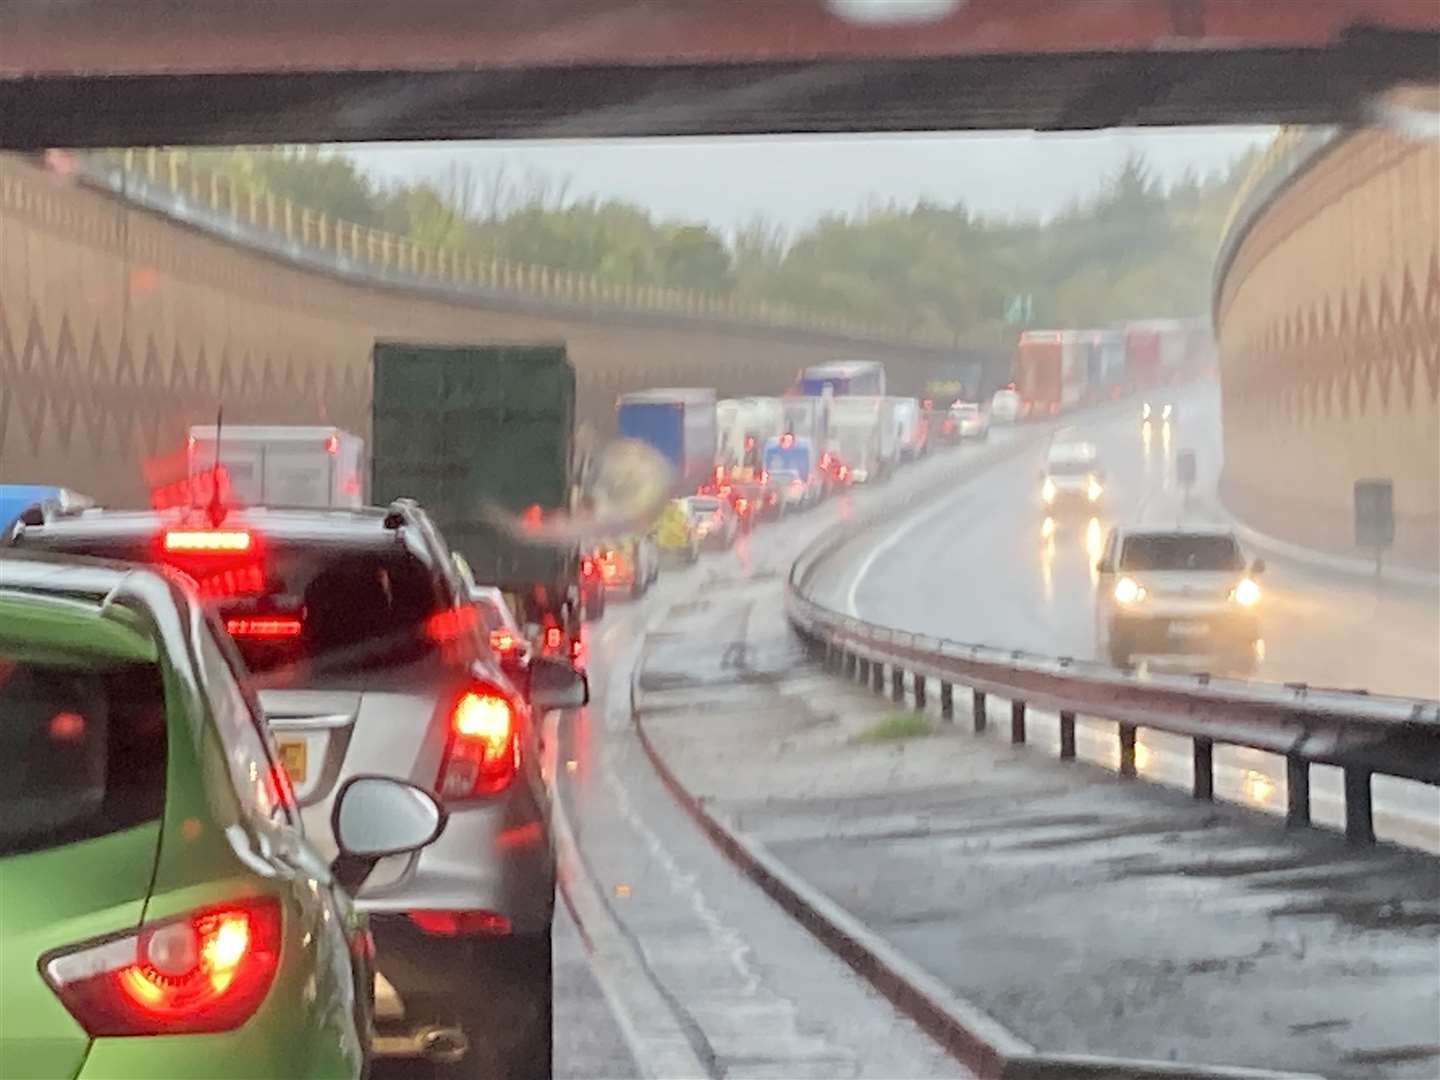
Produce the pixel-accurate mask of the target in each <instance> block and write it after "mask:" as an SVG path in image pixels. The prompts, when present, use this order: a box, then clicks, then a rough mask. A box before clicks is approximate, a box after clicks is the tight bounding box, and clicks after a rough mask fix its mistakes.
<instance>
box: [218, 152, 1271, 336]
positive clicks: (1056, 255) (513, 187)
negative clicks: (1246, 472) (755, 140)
mask: <svg viewBox="0 0 1440 1080" xmlns="http://www.w3.org/2000/svg"><path fill="white" fill-rule="evenodd" d="M1256 153H1257V152H1252V153H1251V154H1249V155H1246V156H1243V157H1241V158H1238V159H1236V160H1235V161H1233V162H1232V163H1231V165H1230V167H1229V168H1228V169H1226V170H1224V171H1222V172H1220V173H1218V174H1214V175H1209V176H1203V177H1202V176H1199V175H1196V174H1193V173H1190V174H1187V175H1185V176H1184V177H1182V178H1181V179H1180V180H1179V181H1177V182H1174V183H1171V184H1169V185H1168V186H1167V185H1165V184H1162V183H1161V182H1160V181H1159V180H1158V179H1157V178H1156V177H1155V175H1154V173H1153V171H1152V170H1151V168H1150V167H1149V166H1148V164H1147V163H1146V161H1145V160H1144V158H1143V157H1140V156H1131V157H1130V158H1128V159H1127V160H1126V161H1125V162H1124V163H1123V164H1122V165H1121V166H1120V167H1119V168H1117V169H1116V170H1115V171H1114V172H1113V173H1112V174H1111V175H1110V176H1108V177H1106V178H1105V179H1104V181H1103V182H1102V183H1101V185H1100V186H1099V188H1098V189H1097V190H1096V191H1095V192H1094V193H1093V194H1091V195H1090V196H1088V197H1086V198H1083V199H1077V200H1076V201H1075V202H1073V203H1072V204H1071V205H1070V206H1068V207H1067V208H1066V209H1065V210H1064V211H1063V212H1061V213H1059V214H1057V215H1055V216H1054V217H1052V218H1050V219H1048V220H1045V221H1037V220H1009V219H1002V218H996V217H992V216H985V215H981V214H977V213H975V212H974V211H972V210H971V209H970V208H968V207H966V206H965V205H964V204H963V203H961V202H954V203H950V204H942V203H938V202H929V201H921V202H918V203H914V204H907V205H901V204H898V203H889V204H880V205H872V206H869V207H866V208H864V209H863V210H858V211H855V212H851V213H831V214H827V215H825V216H824V217H822V218H820V219H819V220H818V221H817V222H815V223H814V224H813V225H811V226H809V227H807V228H804V229H800V230H798V231H796V232H794V233H790V232H787V231H786V230H785V229H783V228H781V227H780V226H779V225H777V224H776V223H774V222H772V221H770V220H768V219H765V218H763V217H757V218H755V219H754V220H752V221H750V222H748V223H747V224H745V225H744V226H743V227H741V228H739V229H737V230H735V232H734V233H733V235H728V236H727V235H725V234H724V233H722V232H721V231H720V230H719V229H717V228H716V227H715V226H714V225H712V224H709V223H706V222H702V221H675V220H665V219H661V218H658V217H656V216H655V215H654V214H652V213H651V212H650V211H648V210H647V209H645V208H644V207H641V206H637V205H635V204H633V203H629V202H625V201H623V200H620V199H613V198H610V199H606V198H598V197H594V196H586V197H577V196H575V195H574V194H573V193H572V192H571V190H570V185H569V182H568V181H567V180H565V179H563V178H562V179H557V178H555V177H552V176H547V175H542V174H537V173H527V174H524V175H515V174H513V173H511V172H510V171H509V170H507V169H505V168H503V167H501V168H497V169H494V170H492V171H490V172H488V173H484V174H481V173H479V172H477V171H476V170H475V169H473V168H471V167H468V166H466V165H463V164H460V163H458V162H455V163H452V164H451V165H450V167H449V169H448V171H447V172H446V173H445V174H444V175H443V176H441V177H438V178H435V179H424V180H416V181H413V182H410V183H384V182H382V181H379V180H377V179H376V178H375V177H373V176H371V175H369V174H368V173H366V172H365V170H364V169H363V168H362V167H361V166H360V165H359V164H358V163H357V162H356V161H355V159H354V158H352V157H350V156H348V155H346V154H345V153H343V152H339V151H332V150H324V149H319V148H315V147H303V148H290V147H281V148H263V149H255V148H230V149H218V150H202V151H195V152H194V155H193V156H194V158H195V163H196V164H197V165H199V166H200V167H202V168H205V169H209V170H215V171H219V172H222V173H225V174H227V175H229V176H230V177H231V178H232V179H234V180H236V181H239V182H242V183H244V184H247V185H249V186H250V187H251V188H252V189H255V190H259V191H270V192H273V193H274V194H275V195H277V196H288V197H289V198H291V199H293V200H294V201H295V202H296V203H298V204H300V205H303V206H308V207H311V208H313V209H316V210H321V211H324V212H325V213H327V214H330V215H333V216H335V217H338V218H341V219H344V220H347V221H354V222H357V223H359V224H361V225H366V226H370V227H372V228H379V229H385V230H387V231H389V232H392V233H396V234H398V235H401V236H404V237H406V238H408V239H410V240H412V241H414V242H416V243H420V244H425V245H429V246H433V247H440V248H447V249H451V250H455V251H460V252H465V253H467V254H469V255H472V256H475V257H477V258H480V259H486V260H488V259H502V260H508V261H511V262H517V263H529V264H535V265H540V266H548V267H552V268H556V269H560V270H569V271H575V272H578V273H584V274H592V275H595V276H596V277H599V278H601V279H603V280H606V281H609V282H613V283H615V284H635V285H659V286H662V287H667V288H681V289H691V290H695V291H699V292H705V293H712V294H716V295H720V296H727V295H736V296H738V297H740V298H742V299H746V300H752V301H760V302H769V303H785V304H790V305H793V306H795V307H801V308H808V309H811V310H814V311H818V312H823V313H830V314H837V315H844V316H846V317H849V318H853V319H857V320H862V321H867V322H873V323H878V324H885V325H892V326H896V327H900V328H905V329H910V330H916V331H920V330H924V331H928V332H939V333H942V334H944V335H946V336H948V337H951V338H952V339H953V340H954V341H955V342H956V343H957V344H958V343H967V344H996V343H1000V342H1003V341H1006V340H1008V338H1009V336H1010V335H1012V334H1013V333H1014V332H1015V330H1016V329H1017V326H1018V325H1031V326H1052V327H1090V326H1101V325H1105V324H1108V323H1111V322H1116V321H1121V320H1127V319H1136V318H1158V317H1183V316H1189V315H1198V314H1202V313H1204V312H1205V311H1207V310H1208V308H1209V296H1210V275H1211V268H1212V264H1213V259H1214V254H1215V249H1216V246H1217V245H1218V243H1219V239H1220V231H1221V229H1222V227H1223V224H1224V221H1225V216H1226V214H1227V212H1228V209H1229V206H1230V202H1231V200H1232V198H1233V196H1234V193H1235V190H1236V188H1237V187H1238V185H1239V183H1240V181H1241V179H1242V178H1243V177H1244V176H1245V174H1246V172H1247V171H1248V170H1249V168H1250V167H1251V165H1252V163H1253V160H1254V158H1255V156H1256Z"/></svg>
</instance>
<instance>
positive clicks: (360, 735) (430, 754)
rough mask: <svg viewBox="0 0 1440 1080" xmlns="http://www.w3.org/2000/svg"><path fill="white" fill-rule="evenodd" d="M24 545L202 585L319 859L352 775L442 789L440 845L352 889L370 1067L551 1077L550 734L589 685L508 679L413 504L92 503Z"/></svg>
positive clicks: (540, 667)
mask: <svg viewBox="0 0 1440 1080" xmlns="http://www.w3.org/2000/svg"><path fill="white" fill-rule="evenodd" d="M217 518H219V520H217ZM11 543H12V544H15V545H17V546H19V547H21V548H25V549H38V550H48V551H55V552H67V553H71V554H84V555H97V556H105V557H108V558H112V559H121V560H127V561H130V562H149V563H161V564H165V565H169V566H171V567H173V568H175V569H177V570H179V571H181V572H183V573H185V574H187V575H188V576H189V577H190V578H192V579H193V580H194V582H195V583H196V587H197V589H198V591H199V593H200V596H201V597H202V598H204V599H205V600H206V601H207V603H208V606H209V607H210V609H211V610H212V611H213V612H214V614H215V616H216V618H217V620H218V621H219V623H220V625H221V626H223V627H224V628H225V630H227V631H228V632H229V635H230V637H231V638H232V639H233V641H234V643H235V645H236V647H237V648H238V650H239V652H240V655H241V656H242V657H243V659H244V661H245V664H246V666H247V667H248V669H249V675H250V679H251V682H252V685H253V686H254V687H255V689H257V690H258V691H259V697H260V703H261V705H262V707H263V709H264V712H265V714H266V718H267V720H268V721H269V726H270V728H271V731H272V732H273V734H274V737H275V742H276V745H277V748H278V751H279V756H280V760H281V763H282V764H283V765H284V767H285V770H286V771H287V772H288V773H289V774H290V779H291V784H292V786H293V789H294V793H295V798H296V801H297V802H298V803H299V805H300V814H301V819H302V821H303V824H304V828H305V832H306V834H307V835H308V837H309V840H310V842H311V843H312V845H313V846H314V847H315V848H316V849H317V850H318V851H320V852H321V853H322V854H323V855H325V856H326V857H327V858H333V857H334V856H335V855H336V843H335V838H334V835H333V830H332V828H331V815H332V812H333V809H334V803H335V800H336V798H337V796H338V794H339V792H340V791H342V790H343V789H344V786H345V784H346V783H347V782H348V781H349V780H351V779H352V778H353V777H356V776H362V775H371V776H373V775H380V776H391V777H395V778H397V779H401V780H406V781H409V782H411V783H413V784H416V785H418V786H420V787H422V788H424V789H426V790H427V791H431V792H433V793H434V794H435V796H436V797H437V798H438V799H439V800H440V802H441V803H442V804H443V805H444V807H445V809H446V810H447V811H448V821H447V823H446V826H445V829H444V831H443V832H442V833H441V834H440V836H439V837H438V838H437V839H436V840H435V842H434V843H433V844H431V845H430V846H428V847H426V848H425V849H424V850H423V851H419V852H414V853H410V854H403V855H396V856H393V857H389V858H384V859H381V860H380V861H379V862H378V863H377V864H376V865H375V866H374V868H373V869H372V870H371V871H370V873H369V874H368V876H367V877H366V878H365V880H364V882H363V884H362V885H361V886H360V888H359V890H358V892H357V894H356V907H357V908H358V909H360V910H361V911H365V912H368V914H369V922H370V927H371V931H372V934H373V937H374V940H375V946H376V957H375V966H376V968H377V969H378V972H379V975H378V977H377V979H376V1020H377V1031H378V1034H377V1041H376V1048H377V1053H378V1054H380V1055H385V1054H393V1055H397V1056H409V1057H419V1058H428V1059H429V1060H430V1061H431V1062H433V1063H434V1064H435V1065H436V1067H437V1069H439V1070H441V1071H442V1074H443V1075H451V1076H457V1077H460V1076H464V1077H468V1076H480V1075H484V1076H509V1077H517V1078H518V1077H526V1078H529V1077H547V1076H549V1075H550V1067H551V1066H550V1063H551V1003H552V980H551V965H550V926H551V919H552V916H553V913H554V905H555V855H554V850H553V847H552V843H551V835H550V805H549V795H548V790H547V787H546V785H545V783H544V780H543V779H542V777H541V773H540V751H541V730H540V726H541V721H542V717H543V713H544V710H546V709H550V708H569V707H577V706H580V705H583V704H585V702H586V700H587V699H588V696H589V688H588V686H587V685H586V683H585V677H584V675H583V674H579V673H577V672H575V671H574V670H573V669H572V668H571V666H570V665H569V664H568V663H566V662H563V661H553V660H548V659H543V658H541V659H534V660H532V661H531V662H530V664H529V665H528V672H527V674H528V678H529V686H528V688H525V689H524V690H522V689H521V688H518V687H517V686H516V685H515V682H514V680H513V679H512V678H511V677H510V676H509V675H508V674H507V672H506V670H505V667H504V665H503V664H502V663H501V661H500V658H499V657H497V656H496V655H495V652H494V650H493V649H492V645H491V638H490V635H489V632H488V630H487V629H486V624H485V622H484V620H483V619H482V617H481V616H480V614H479V612H478V611H477V609H476V608H475V606H474V604H473V602H472V600H471V597H470V595H469V591H468V588H467V586H466V583H465V582H464V581H463V580H462V578H461V576H460V574H459V572H458V569H457V566H456V564H455V563H454V561H453V560H452V557H451V553H450V551H449V550H448V548H447V546H446V544H445V543H444V541H443V540H442V538H441V537H440V535H439V533H438V532H437V531H436V529H435V527H434V525H433V524H432V523H431V521H430V519H429V518H428V517H427V516H426V515H425V513H424V512H423V511H422V510H421V509H420V508H419V507H418V506H416V505H415V504H414V503H411V502H404V501H402V502H398V503H396V504H394V505H393V506H391V507H389V508H386V509H378V508H374V509H358V510H280V509H264V508H258V509H245V510H236V511H232V512H230V513H229V514H225V515H212V514H209V513H206V514H199V515H195V514H190V513H187V514H183V515H177V514H171V513H168V512H167V513H156V512H110V511H85V512H82V513H80V514H76V515H73V516H69V517H65V518H60V519H56V520H54V521H49V522H46V523H45V524H43V525H39V526H34V527H30V526H22V527H21V528H20V529H18V530H17V531H16V533H15V535H14V536H13V537H12V538H11ZM527 690H528V694H527V692H526V691H527ZM527 697H528V700H527Z"/></svg>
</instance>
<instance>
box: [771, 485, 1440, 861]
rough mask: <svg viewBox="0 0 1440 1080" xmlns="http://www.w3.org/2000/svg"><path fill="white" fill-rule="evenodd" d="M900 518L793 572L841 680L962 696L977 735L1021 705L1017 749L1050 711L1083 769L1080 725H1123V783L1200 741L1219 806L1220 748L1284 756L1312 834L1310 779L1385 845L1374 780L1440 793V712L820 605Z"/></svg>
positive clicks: (1294, 814)
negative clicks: (1049, 649)
mask: <svg viewBox="0 0 1440 1080" xmlns="http://www.w3.org/2000/svg"><path fill="white" fill-rule="evenodd" d="M895 509H896V508H895V507H893V506H887V507H884V508H882V509H881V510H880V511H878V512H876V513H873V514H870V515H868V516H866V517H865V518H862V519H859V520H856V521H854V522H851V523H849V525H848V527H847V528H845V529H843V530H836V531H835V532H832V533H831V534H830V535H829V536H827V537H825V538H824V539H823V540H822V541H821V542H820V543H818V544H817V545H815V546H813V547H812V548H811V549H810V550H808V551H807V552H805V553H804V554H803V555H802V556H801V557H800V558H799V559H798V560H796V562H795V563H794V565H793V566H792V567H791V569H790V577H789V580H788V581H787V583H786V588H785V605H786V612H787V615H788V617H789V619H790V622H791V624H792V625H793V626H794V627H795V629H796V631H797V632H798V633H799V634H800V635H801V636H802V637H803V638H805V639H806V640H807V642H809V644H810V645H811V647H812V649H813V650H814V651H815V653H816V654H817V655H818V656H820V657H821V658H822V659H823V660H824V662H825V665H826V667H827V669H828V670H831V671H835V672H837V673H843V674H844V675H846V676H847V677H850V678H856V679H858V680H859V681H860V682H862V683H864V684H866V685H867V686H871V687H873V688H874V690H875V691H876V692H877V693H884V692H886V690H887V685H886V683H887V680H886V679H885V673H886V670H887V669H888V672H889V676H890V678H889V680H888V683H889V686H888V690H889V693H890V694H891V695H892V696H893V698H894V700H896V701H903V700H904V698H905V688H906V682H907V679H908V680H909V682H910V685H911V688H912V690H913V693H914V700H915V704H916V706H917V707H919V708H923V707H924V705H925V701H926V693H927V689H926V688H927V686H928V683H929V681H930V680H935V681H936V682H938V683H939V688H940V710H941V715H942V716H943V717H944V718H945V719H947V720H950V719H953V718H954V714H955V689H956V688H957V687H963V688H965V689H968V690H969V692H970V693H971V695H972V712H973V718H974V729H975V731H977V732H980V731H983V730H985V728H986V726H987V724H988V721H989V714H988V710H987V699H988V697H989V696H990V695H994V696H996V697H1001V698H1004V699H1006V700H1008V701H1009V702H1010V740H1011V742H1013V743H1024V742H1025V741H1026V716H1027V713H1028V712H1029V711H1030V710H1033V709H1036V708H1045V709H1050V710H1053V711H1055V712H1057V713H1058V714H1059V718H1060V757H1061V758H1062V759H1073V758H1074V757H1075V719H1076V717H1077V716H1085V717H1091V718H1096V719H1101V720H1108V721H1112V722H1113V723H1114V724H1115V725H1116V729H1117V738H1118V743H1119V771H1120V774H1121V775H1122V776H1125V777H1133V776H1135V775H1136V767H1135V736H1136V732H1137V731H1138V730H1139V729H1141V728H1145V729H1148V730H1153V731H1162V732H1168V733H1170V734H1173V735H1179V736H1184V737H1186V738H1188V739H1190V740H1191V745H1192V748H1193V749H1192V755H1193V762H1194V778H1193V783H1192V788H1191V790H1192V792H1193V794H1194V796H1195V798H1197V799H1204V800H1212V799H1213V798H1214V794H1215V766H1214V748H1215V746H1216V744H1220V745H1229V746H1238V747H1248V748H1250V749H1253V750H1261V751H1266V752H1269V753H1272V754H1278V755H1281V756H1283V757H1284V758H1285V761H1286V778H1287V781H1288V782H1287V784H1286V799H1287V805H1286V815H1285V819H1286V823H1287V824H1289V825H1293V826H1300V825H1309V824H1310V823H1311V813H1310V767H1311V766H1312V765H1333V766H1337V767H1339V768H1340V769H1341V770H1343V773H1344V805H1345V835H1346V836H1347V837H1348V838H1349V839H1350V840H1352V841H1354V842H1357V843H1373V842H1374V840H1375V826H1374V812H1373V808H1372V801H1371V778H1372V777H1373V776H1374V775H1375V774H1377V773H1379V774H1381V775H1386V776H1394V777H1400V778H1403V779H1406V780H1413V781H1418V782H1420V783H1424V784H1433V785H1440V702H1437V701H1430V700H1420V699H1409V698H1399V697H1387V696H1381V695H1374V694H1369V693H1366V692H1364V691H1352V690H1330V689H1319V688H1314V687H1310V686H1306V685H1304V684H1296V683H1285V684H1280V683H1265V682H1258V681H1250V680H1242V679H1225V678H1215V677H1212V676H1210V675H1208V674H1203V673H1202V674H1197V675H1179V674H1176V675H1171V674H1164V675H1156V674H1144V675H1142V674H1140V673H1139V672H1138V671H1136V670H1135V669H1134V668H1123V669H1122V668H1115V667H1111V666H1109V665H1106V664H1101V663H1096V662H1093V661H1089V660H1078V659H1073V658H1071V657H1051V656H1042V655H1038V654H1034V653H1027V652H1021V651H1011V650H1001V649H994V648H990V647H987V646H984V645H973V644H969V643H964V642H958V641H950V640H946V639H943V638H935V637H929V636H926V635H923V634H914V633H910V632H908V631H906V630H903V629H899V628H896V627H889V626H881V625H878V624H876V623H871V622H866V621H864V620H862V619H857V618H852V617H848V616H845V615H843V614H841V613H840V612H837V611H834V610H832V609H830V608H827V607H825V606H824V605H822V604H819V603H817V602H816V601H815V600H813V599H811V597H810V595H809V585H810V580H811V578H812V577H813V574H814V571H815V569H816V568H817V567H818V566H819V565H820V564H821V563H822V562H823V561H824V560H825V559H826V558H827V557H828V556H830V555H833V554H834V553H835V552H836V551H838V550H839V549H840V548H841V547H843V546H845V545H846V544H848V543H850V542H852V541H853V540H854V539H855V538H856V537H857V536H858V535H860V534H861V533H862V532H864V531H865V530H866V529H868V528H869V527H870V526H871V525H873V524H878V523H879V522H880V521H882V520H893V519H894V514H895Z"/></svg>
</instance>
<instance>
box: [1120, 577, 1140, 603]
mask: <svg viewBox="0 0 1440 1080" xmlns="http://www.w3.org/2000/svg"><path fill="white" fill-rule="evenodd" d="M1115 599H1116V600H1117V601H1118V602H1119V603H1122V604H1138V603H1139V602H1140V601H1141V600H1144V599H1145V587H1144V586H1143V585H1139V584H1137V583H1136V582H1135V580H1134V578H1128V577H1122V578H1121V579H1120V580H1119V581H1117V582H1116V583H1115Z"/></svg>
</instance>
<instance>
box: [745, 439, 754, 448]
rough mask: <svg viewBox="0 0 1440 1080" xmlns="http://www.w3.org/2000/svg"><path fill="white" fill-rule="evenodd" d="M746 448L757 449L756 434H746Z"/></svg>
mask: <svg viewBox="0 0 1440 1080" xmlns="http://www.w3.org/2000/svg"><path fill="white" fill-rule="evenodd" d="M745 449H746V450H754V449H755V436H754V435H746V436H745Z"/></svg>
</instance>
